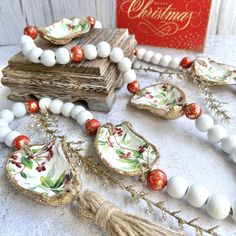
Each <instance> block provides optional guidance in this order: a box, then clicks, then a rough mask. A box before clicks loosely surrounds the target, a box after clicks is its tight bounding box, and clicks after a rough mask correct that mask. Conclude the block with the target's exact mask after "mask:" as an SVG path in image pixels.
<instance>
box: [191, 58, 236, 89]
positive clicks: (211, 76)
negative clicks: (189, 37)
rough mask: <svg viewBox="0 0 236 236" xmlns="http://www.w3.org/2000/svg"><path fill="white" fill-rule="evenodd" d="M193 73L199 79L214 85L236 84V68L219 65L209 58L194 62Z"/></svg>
mask: <svg viewBox="0 0 236 236" xmlns="http://www.w3.org/2000/svg"><path fill="white" fill-rule="evenodd" d="M193 73H194V74H195V75H196V76H197V77H199V79H201V80H204V81H206V82H210V83H213V84H219V85H220V84H236V68H235V67H232V66H228V65H225V64H221V63H217V62H215V61H213V60H211V59H208V58H204V59H200V58H199V59H196V60H194V62H193Z"/></svg>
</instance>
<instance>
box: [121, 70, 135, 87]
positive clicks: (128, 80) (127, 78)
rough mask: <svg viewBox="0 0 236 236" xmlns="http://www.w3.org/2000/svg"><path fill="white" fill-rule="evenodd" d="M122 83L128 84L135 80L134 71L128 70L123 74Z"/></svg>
mask: <svg viewBox="0 0 236 236" xmlns="http://www.w3.org/2000/svg"><path fill="white" fill-rule="evenodd" d="M123 78H124V82H125V83H127V84H129V83H132V82H133V81H135V80H136V72H135V71H134V70H132V69H131V70H128V71H127V72H125V73H123Z"/></svg>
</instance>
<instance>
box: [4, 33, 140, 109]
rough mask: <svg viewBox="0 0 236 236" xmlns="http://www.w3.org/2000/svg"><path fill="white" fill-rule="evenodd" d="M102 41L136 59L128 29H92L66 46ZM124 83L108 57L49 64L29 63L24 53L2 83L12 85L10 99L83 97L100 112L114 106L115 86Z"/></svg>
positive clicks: (12, 63)
mask: <svg viewBox="0 0 236 236" xmlns="http://www.w3.org/2000/svg"><path fill="white" fill-rule="evenodd" d="M101 40H106V41H107V42H109V43H110V45H111V47H115V46H119V47H121V48H122V49H123V51H124V52H125V55H126V56H128V57H129V58H131V59H132V60H133V59H134V55H133V49H134V47H135V46H136V40H135V37H134V35H129V34H128V31H127V30H126V29H96V30H92V31H91V32H89V33H88V34H86V35H85V36H84V37H81V38H79V39H76V40H73V41H72V42H71V44H70V45H67V47H68V48H71V47H73V46H74V45H77V44H79V45H81V46H83V45H85V44H87V43H93V44H94V43H95V44H96V43H97V42H99V41H101ZM37 44H38V45H40V47H42V48H44V49H45V48H51V49H52V50H54V49H55V48H57V46H52V45H50V44H48V42H45V41H43V40H42V39H39V40H38V42H37ZM121 83H122V73H121V72H119V71H118V70H117V66H116V65H115V64H114V63H111V61H110V60H109V59H108V58H106V59H101V58H97V59H96V60H93V61H87V60H83V61H82V62H81V63H74V62H70V63H68V64H66V65H64V66H62V65H55V66H53V67H46V66H44V65H42V64H34V63H31V62H29V61H28V60H27V59H26V58H24V56H23V54H22V53H18V54H17V55H16V56H14V57H13V58H11V59H10V60H9V66H8V67H7V68H5V69H4V70H3V78H2V84H3V85H5V86H7V87H9V88H11V94H10V96H9V98H10V99H13V100H20V101H22V100H26V99H27V98H29V97H31V96H32V95H33V96H35V97H37V98H41V97H43V96H48V97H55V98H59V99H62V100H63V101H71V102H76V101H78V100H83V101H85V102H86V103H87V104H88V106H89V108H90V109H91V110H92V109H94V110H100V111H109V110H110V109H111V106H112V104H113V102H114V100H115V89H116V88H117V87H118V86H120V85H121Z"/></svg>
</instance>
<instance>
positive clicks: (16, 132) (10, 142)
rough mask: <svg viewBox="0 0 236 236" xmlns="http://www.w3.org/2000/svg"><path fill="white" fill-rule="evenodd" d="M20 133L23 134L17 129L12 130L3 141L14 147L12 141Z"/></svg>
mask: <svg viewBox="0 0 236 236" xmlns="http://www.w3.org/2000/svg"><path fill="white" fill-rule="evenodd" d="M20 135H21V133H20V132H18V131H16V130H12V131H11V132H9V133H8V134H6V135H5V136H4V138H3V141H4V143H5V144H6V145H7V146H8V147H12V143H13V141H14V139H15V138H16V137H18V136H20Z"/></svg>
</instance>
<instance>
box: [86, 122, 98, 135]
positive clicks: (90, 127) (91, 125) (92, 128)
mask: <svg viewBox="0 0 236 236" xmlns="http://www.w3.org/2000/svg"><path fill="white" fill-rule="evenodd" d="M99 126H100V122H99V121H98V120H96V119H91V120H87V121H86V124H85V129H86V132H87V133H88V134H91V135H94V134H96V133H97V130H98V128H99Z"/></svg>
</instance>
